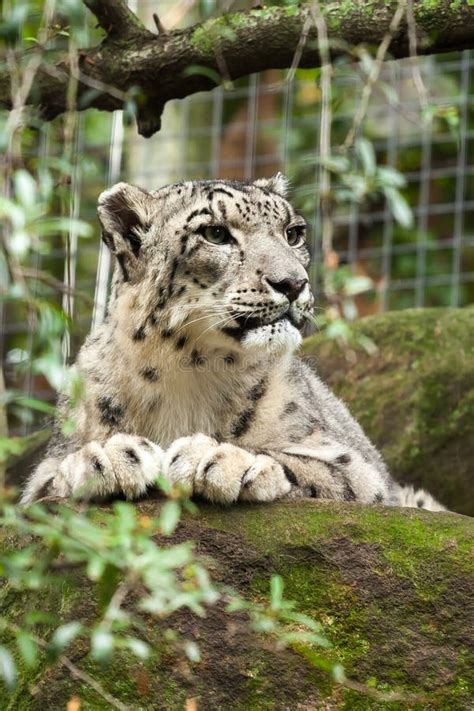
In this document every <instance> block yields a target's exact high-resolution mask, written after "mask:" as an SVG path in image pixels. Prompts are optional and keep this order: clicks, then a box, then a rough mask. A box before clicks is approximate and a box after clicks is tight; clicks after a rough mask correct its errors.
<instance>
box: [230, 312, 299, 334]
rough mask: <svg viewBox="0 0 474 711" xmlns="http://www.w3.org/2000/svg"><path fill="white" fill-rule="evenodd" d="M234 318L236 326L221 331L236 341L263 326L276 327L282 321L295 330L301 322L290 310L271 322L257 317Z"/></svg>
mask: <svg viewBox="0 0 474 711" xmlns="http://www.w3.org/2000/svg"><path fill="white" fill-rule="evenodd" d="M234 318H235V321H237V323H238V326H228V327H225V328H224V329H222V330H223V331H224V333H226V334H227V335H229V336H232V337H233V338H236V339H237V340H241V339H242V338H243V337H244V336H246V335H247V334H248V333H251V332H252V331H256V330H257V329H259V328H263V327H265V326H267V327H272V326H277V325H278V324H279V323H283V322H284V321H287V322H288V323H290V324H291V325H292V326H293V327H294V328H296V329H297V330H299V329H300V328H301V322H298V321H297V319H296V318H295V315H294V314H293V313H291V311H290V310H288V311H286V312H285V313H284V314H281V315H280V316H278V317H277V318H275V319H273V321H266V320H265V319H263V318H258V317H257V316H246V315H245V314H241V315H237V316H235V317H234Z"/></svg>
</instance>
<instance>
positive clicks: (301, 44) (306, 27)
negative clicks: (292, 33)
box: [286, 12, 313, 83]
mask: <svg viewBox="0 0 474 711" xmlns="http://www.w3.org/2000/svg"><path fill="white" fill-rule="evenodd" d="M312 22H313V17H312V15H311V12H309V13H308V17H307V18H306V20H305V21H304V24H303V28H302V30H301V35H300V38H299V40H298V44H297V46H296V50H295V55H294V57H293V60H292V62H291V67H290V69H289V71H288V74H287V76H286V81H287V82H288V83H291V82H292V81H293V79H294V78H295V74H296V70H297V69H298V67H299V64H300V61H301V56H302V54H303V50H304V48H305V46H306V42H307V41H308V35H309V31H310V29H311V25H312Z"/></svg>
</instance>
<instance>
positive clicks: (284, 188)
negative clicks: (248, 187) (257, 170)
mask: <svg viewBox="0 0 474 711" xmlns="http://www.w3.org/2000/svg"><path fill="white" fill-rule="evenodd" d="M254 185H256V186H257V187H259V188H265V189H266V190H269V191H270V192H271V193H276V194H277V195H280V196H281V197H286V196H287V195H288V192H289V189H290V182H289V180H288V178H287V177H286V176H284V175H283V173H277V174H276V175H274V176H272V177H271V178H259V179H258V180H255V181H254Z"/></svg>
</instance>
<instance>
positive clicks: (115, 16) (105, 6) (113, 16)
mask: <svg viewBox="0 0 474 711" xmlns="http://www.w3.org/2000/svg"><path fill="white" fill-rule="evenodd" d="M83 2H84V5H86V6H87V7H88V8H89V10H90V11H91V12H93V13H94V15H95V16H96V18H97V21H98V23H99V26H100V27H102V29H103V30H104V31H105V32H106V34H107V35H108V36H109V37H114V38H117V37H122V38H126V37H133V36H134V35H138V34H145V33H146V30H145V28H144V27H143V25H142V23H141V22H140V20H139V19H138V17H137V16H136V15H135V13H134V12H132V11H131V10H130V8H129V7H128V5H127V3H126V2H125V1H124V0H83Z"/></svg>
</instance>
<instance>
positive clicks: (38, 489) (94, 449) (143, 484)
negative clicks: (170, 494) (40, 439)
mask: <svg viewBox="0 0 474 711" xmlns="http://www.w3.org/2000/svg"><path fill="white" fill-rule="evenodd" d="M162 460H163V451H162V449H161V448H160V447H158V445H156V444H154V443H153V442H150V440H148V439H145V438H144V437H136V436H134V435H128V434H115V435H113V437H110V438H109V439H108V440H107V441H106V442H105V444H103V445H102V444H99V443H98V442H89V444H86V445H85V446H84V447H82V448H81V449H79V450H78V451H77V452H73V453H72V454H69V455H68V456H66V457H65V458H64V459H56V458H54V457H49V458H48V459H45V460H44V461H43V462H41V464H40V465H39V466H38V467H37V469H36V470H35V471H34V472H33V474H32V476H31V477H30V479H29V481H28V482H27V485H26V487H25V490H24V493H23V496H22V499H21V501H22V503H25V504H28V503H31V502H32V501H36V500H38V499H41V498H43V497H45V496H53V497H59V498H66V497H69V496H73V497H77V498H80V499H92V498H104V497H107V496H110V495H114V494H115V495H116V494H124V495H125V496H126V498H127V499H135V498H137V497H138V496H141V495H142V494H144V493H145V492H146V490H147V489H148V488H149V487H150V486H152V485H153V483H154V481H155V480H156V478H157V476H158V475H159V474H160V473H161V468H162Z"/></svg>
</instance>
